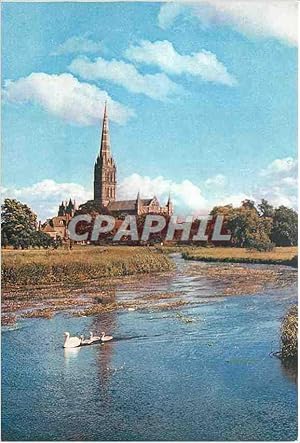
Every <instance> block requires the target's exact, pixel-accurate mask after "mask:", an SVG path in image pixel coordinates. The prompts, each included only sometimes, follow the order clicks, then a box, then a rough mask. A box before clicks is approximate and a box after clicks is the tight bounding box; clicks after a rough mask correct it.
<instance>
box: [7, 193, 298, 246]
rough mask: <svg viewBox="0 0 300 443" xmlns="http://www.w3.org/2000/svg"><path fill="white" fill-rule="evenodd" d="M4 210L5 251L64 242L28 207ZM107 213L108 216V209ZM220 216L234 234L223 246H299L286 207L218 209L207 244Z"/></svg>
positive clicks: (85, 209)
mask: <svg viewBox="0 0 300 443" xmlns="http://www.w3.org/2000/svg"><path fill="white" fill-rule="evenodd" d="M88 203H89V202H88ZM1 209H2V210H1V216H2V227H1V241H2V246H3V247H6V246H12V247H14V248H16V249H18V248H22V249H27V248H29V247H39V248H41V247H43V248H49V247H54V248H57V247H58V246H61V244H62V242H61V240H60V239H59V238H58V239H57V240H55V239H53V238H51V236H50V235H48V234H46V233H44V232H41V231H39V230H38V229H37V216H36V214H34V212H33V211H32V210H31V209H30V208H29V207H28V206H27V205H26V204H23V203H21V202H19V201H17V200H14V199H5V201H4V203H3V205H2V206H1ZM105 210H106V212H107V209H105ZM78 212H79V213H92V214H93V215H94V216H96V215H97V213H99V212H101V213H102V210H101V209H99V208H95V207H94V206H93V205H87V204H86V205H85V206H84V205H82V207H81V210H80V211H78ZM217 215H223V216H224V223H223V230H224V233H226V232H230V233H231V241H230V242H226V243H224V245H223V246H234V247H241V248H249V249H256V250H260V251H267V250H271V249H273V247H274V246H295V245H297V226H298V214H297V212H296V211H294V210H293V209H290V208H288V207H286V206H283V205H282V206H279V207H277V208H275V207H273V206H272V205H271V204H269V203H268V201H267V200H265V199H262V200H261V202H260V203H259V204H258V205H255V202H254V201H251V200H244V201H243V202H242V203H241V206H240V207H238V208H234V207H233V206H232V205H226V206H216V207H214V208H213V209H212V210H211V212H210V216H211V217H212V220H211V221H210V222H209V224H208V226H207V234H208V238H209V239H208V243H212V242H211V235H210V234H211V233H212V231H213V228H214V222H215V219H216V216H217ZM143 221H144V216H139V217H138V228H140V229H142V226H143ZM199 223H200V221H199V220H197V219H196V220H195V221H194V222H193V224H192V229H191V238H192V236H193V235H194V234H195V233H196V232H197V230H198V227H199ZM111 235H112V234H110V236H111ZM180 236H181V233H180V232H178V236H177V238H178V240H179V239H180ZM104 237H105V236H104ZM103 240H109V238H103ZM152 241H154V242H155V241H163V238H162V237H161V235H155V234H154V235H153V236H152ZM200 244H203V242H202V243H201V242H200Z"/></svg>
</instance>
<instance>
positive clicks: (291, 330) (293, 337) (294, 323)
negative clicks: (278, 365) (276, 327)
mask: <svg viewBox="0 0 300 443" xmlns="http://www.w3.org/2000/svg"><path fill="white" fill-rule="evenodd" d="M297 355H298V306H297V305H294V306H292V307H291V308H290V309H289V311H288V312H287V313H286V315H285V316H284V318H283V320H282V324H281V358H282V359H283V360H296V359H297Z"/></svg>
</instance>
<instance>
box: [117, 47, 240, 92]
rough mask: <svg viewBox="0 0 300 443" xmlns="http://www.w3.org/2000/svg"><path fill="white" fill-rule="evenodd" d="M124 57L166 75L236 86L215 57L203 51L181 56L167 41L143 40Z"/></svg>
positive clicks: (232, 78)
mask: <svg viewBox="0 0 300 443" xmlns="http://www.w3.org/2000/svg"><path fill="white" fill-rule="evenodd" d="M125 56H126V57H127V58H128V59H129V60H133V61H135V62H138V63H145V64H147V65H154V66H158V67H159V68H160V69H161V70H162V71H165V72H167V73H168V74H173V75H183V74H187V75H191V76H194V77H199V78H200V79H201V80H204V81H211V82H216V83H222V84H225V85H228V86H233V85H234V84H236V80H235V79H234V77H233V76H232V75H230V74H229V73H228V71H227V68H226V67H225V66H224V65H223V64H222V63H221V62H220V61H219V60H218V59H217V57H216V55H215V54H213V53H212V52H210V51H206V50H204V49H203V50H201V51H200V52H195V53H193V54H191V55H181V54H179V53H178V52H177V51H176V50H175V48H174V46H173V44H172V43H171V42H169V41H168V40H164V41H156V42H153V43H152V42H150V41H148V40H143V41H141V42H140V44H139V45H138V46H134V45H132V46H130V47H129V48H128V49H127V50H126V51H125Z"/></svg>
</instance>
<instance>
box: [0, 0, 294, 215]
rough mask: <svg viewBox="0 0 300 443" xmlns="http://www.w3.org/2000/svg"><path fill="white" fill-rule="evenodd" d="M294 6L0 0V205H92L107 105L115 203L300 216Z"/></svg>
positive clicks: (44, 210)
mask: <svg viewBox="0 0 300 443" xmlns="http://www.w3.org/2000/svg"><path fill="white" fill-rule="evenodd" d="M296 8H297V4H296V2H295V1H288V0H286V1H268V2H265V1H259V2H255V1H253V0H251V1H247V0H246V1H245V0H243V1H230V2H228V1H227V2H225V1H223V2H222V1H220V0H203V1H201V2H199V3H197V4H195V3H194V4H191V3H188V2H182V3H158V2H157V3H142V2H136V3H134V2H131V3H84V2H83V3H59V2H56V3H55V2H54V3H3V4H2V27H3V31H2V35H3V38H2V150H3V155H2V197H9V198H16V199H18V200H20V201H22V202H23V203H27V204H28V205H29V206H30V207H31V208H32V209H33V210H34V211H35V212H37V214H38V217H39V218H41V219H42V220H43V219H45V218H46V217H50V216H54V215H56V212H57V208H58V204H59V203H60V202H61V200H65V199H69V198H70V197H71V198H72V199H73V198H75V199H76V201H77V202H78V203H82V202H84V201H86V200H88V199H90V198H92V189H93V166H94V162H95V159H96V156H97V153H98V151H99V140H100V131H101V121H102V113H103V107H104V102H105V100H107V102H108V112H109V117H110V136H111V146H112V153H113V156H114V158H115V161H116V163H117V168H118V198H119V199H125V198H135V197H136V194H137V192H138V191H140V193H141V196H142V197H143V198H147V197H151V196H152V195H154V194H155V195H156V196H157V197H158V198H159V200H160V201H161V203H162V204H165V202H166V200H167V197H168V194H169V192H170V193H171V196H172V199H173V202H174V204H175V212H176V213H177V214H205V213H207V212H209V210H210V209H211V208H212V207H213V206H214V205H217V204H228V203H233V204H234V205H239V203H240V202H241V201H242V200H243V199H245V198H250V199H253V200H255V201H256V202H258V201H259V200H260V199H261V198H266V199H267V200H269V201H270V202H271V203H272V204H274V205H276V206H278V205H281V204H283V205H286V206H289V207H294V208H295V207H296V205H297V197H296V189H297V184H296V179H297V158H296V156H297V98H296V97H297V11H296Z"/></svg>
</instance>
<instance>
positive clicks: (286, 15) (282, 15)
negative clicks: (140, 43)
mask: <svg viewBox="0 0 300 443" xmlns="http://www.w3.org/2000/svg"><path fill="white" fill-rule="evenodd" d="M180 3H181V4H185V5H186V6H187V7H188V12H189V13H191V14H192V15H193V16H195V17H197V18H198V19H199V21H200V22H201V24H202V25H204V26H213V25H229V26H232V27H233V28H234V29H235V30H236V31H238V32H241V33H243V34H246V35H248V36H249V35H250V36H256V37H266V38H268V37H274V38H276V39H278V40H280V41H282V42H285V43H287V44H288V45H291V46H297V43H298V35H297V16H298V13H297V6H298V5H297V2H296V1H294V0H277V1H276V0H275V1H274V0H271V1H258V0H242V1H241V0H240V1H238V0H236V1H225V0H202V1H201V3H192V2H187V1H182V2H180ZM171 5H172V4H170V5H162V7H161V11H160V13H159V17H158V20H159V24H160V26H161V27H163V28H165V27H166V26H170V25H171V24H172V22H173V21H174V20H175V18H176V17H177V16H178V14H180V13H181V12H182V9H181V8H178V9H177V10H176V8H174V7H173V6H171Z"/></svg>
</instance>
